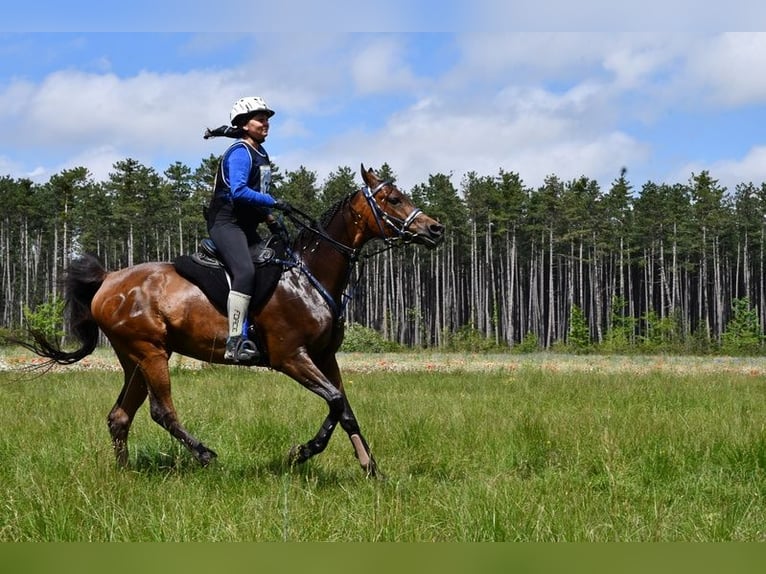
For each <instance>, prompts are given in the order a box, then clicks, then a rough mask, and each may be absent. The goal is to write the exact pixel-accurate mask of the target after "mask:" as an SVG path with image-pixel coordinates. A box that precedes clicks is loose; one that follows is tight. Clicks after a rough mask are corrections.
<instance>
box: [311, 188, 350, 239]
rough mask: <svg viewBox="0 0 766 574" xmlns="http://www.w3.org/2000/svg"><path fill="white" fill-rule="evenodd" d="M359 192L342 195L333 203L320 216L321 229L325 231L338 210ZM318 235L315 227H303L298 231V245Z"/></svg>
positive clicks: (319, 224)
mask: <svg viewBox="0 0 766 574" xmlns="http://www.w3.org/2000/svg"><path fill="white" fill-rule="evenodd" d="M357 193H358V192H356V191H355V192H353V193H349V194H348V195H346V196H345V197H341V198H340V199H339V200H338V201H336V202H335V203H333V204H332V205H331V206H330V207H329V208H328V209H327V211H325V212H324V213H323V214H322V215H321V216H320V218H319V221H318V222H317V224H318V226H319V230H320V231H324V229H325V228H326V227H327V226H328V225H329V224H330V222H331V221H332V220H333V218H334V217H335V216H336V215H337V214H338V212H339V211H340V210H341V209H342V208H343V206H344V205H346V204H347V203H348V202H349V201H351V198H352V197H353V196H354V195H356V194H357ZM315 235H316V232H315V230H314V229H311V228H309V227H303V228H302V229H301V231H300V233H298V240H297V244H298V245H306V244H307V243H308V242H309V241H311V239H312V238H313V237H314V236H315Z"/></svg>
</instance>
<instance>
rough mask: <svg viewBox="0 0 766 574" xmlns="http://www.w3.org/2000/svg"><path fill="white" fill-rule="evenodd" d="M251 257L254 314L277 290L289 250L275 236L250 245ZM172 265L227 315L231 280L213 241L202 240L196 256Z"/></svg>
mask: <svg viewBox="0 0 766 574" xmlns="http://www.w3.org/2000/svg"><path fill="white" fill-rule="evenodd" d="M250 257H252V260H253V264H254V265H255V268H256V269H255V286H254V289H253V292H252V293H251V297H252V298H251V299H250V309H249V313H253V312H254V311H256V310H257V309H258V308H260V307H261V306H262V305H263V304H264V303H265V302H266V301H267V300H268V298H269V297H270V296H271V294H272V293H273V291H274V289H275V288H276V286H277V282H278V281H279V278H280V277H281V275H282V272H283V271H284V261H285V260H286V258H287V247H286V246H285V243H284V241H283V239H282V238H281V237H280V236H278V235H272V236H270V237H269V238H268V239H266V240H265V241H262V242H260V243H256V244H253V245H251V246H250ZM173 265H174V266H175V268H176V271H178V274H179V275H181V276H182V277H184V278H185V279H188V280H189V281H191V282H192V283H194V284H195V285H197V287H199V288H200V289H201V290H202V292H203V293H204V294H205V295H207V298H208V299H210V302H211V303H212V304H213V305H214V306H215V307H216V308H217V309H218V310H219V311H221V312H222V313H223V314H224V315H225V314H226V301H227V299H228V297H229V291H230V289H231V279H230V277H229V274H228V271H227V270H226V267H225V266H224V264H223V262H222V261H221V260H220V259H219V257H218V249H217V248H216V246H215V244H214V243H213V241H212V240H211V239H209V238H205V239H203V240H202V241H201V242H200V244H199V251H197V252H196V253H193V254H192V255H180V256H179V257H176V258H175V259H174V260H173Z"/></svg>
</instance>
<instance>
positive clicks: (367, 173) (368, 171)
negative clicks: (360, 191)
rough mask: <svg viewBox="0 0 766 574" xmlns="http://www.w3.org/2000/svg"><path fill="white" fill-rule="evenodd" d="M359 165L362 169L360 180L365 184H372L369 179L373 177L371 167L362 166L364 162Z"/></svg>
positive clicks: (373, 173)
mask: <svg viewBox="0 0 766 574" xmlns="http://www.w3.org/2000/svg"><path fill="white" fill-rule="evenodd" d="M360 167H361V170H362V180H363V181H364V183H366V184H367V185H369V186H372V185H373V183H372V181H371V179H372V178H374V177H375V172H374V171H372V168H370V169H366V168H365V167H364V164H360Z"/></svg>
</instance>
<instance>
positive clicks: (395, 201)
mask: <svg viewBox="0 0 766 574" xmlns="http://www.w3.org/2000/svg"><path fill="white" fill-rule="evenodd" d="M401 202H402V200H401V198H400V197H398V196H392V197H389V198H388V203H390V204H391V205H399V204H400V203H401Z"/></svg>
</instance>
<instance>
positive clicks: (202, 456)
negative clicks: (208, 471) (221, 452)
mask: <svg viewBox="0 0 766 574" xmlns="http://www.w3.org/2000/svg"><path fill="white" fill-rule="evenodd" d="M195 455H196V457H197V460H198V461H199V463H200V464H201V465H202V466H203V467H206V466H207V465H209V464H210V463H211V462H213V461H214V460H215V459H216V458H217V457H218V455H217V454H216V453H215V451H213V450H210V449H209V448H204V447H203V448H202V449H200V450H198V451H197V452H196V453H195Z"/></svg>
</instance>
